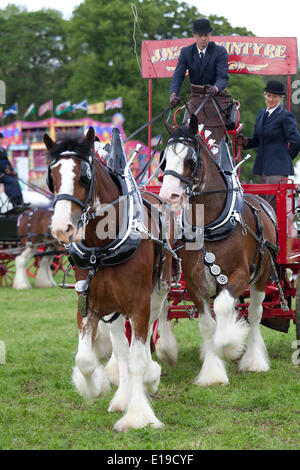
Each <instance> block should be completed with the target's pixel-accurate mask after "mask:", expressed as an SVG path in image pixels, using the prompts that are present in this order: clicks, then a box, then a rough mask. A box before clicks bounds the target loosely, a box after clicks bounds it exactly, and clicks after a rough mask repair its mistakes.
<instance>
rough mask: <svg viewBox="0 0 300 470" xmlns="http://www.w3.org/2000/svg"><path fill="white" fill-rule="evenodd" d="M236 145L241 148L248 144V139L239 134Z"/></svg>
mask: <svg viewBox="0 0 300 470" xmlns="http://www.w3.org/2000/svg"><path fill="white" fill-rule="evenodd" d="M236 143H237V145H241V146H242V147H243V148H245V147H246V145H247V144H248V139H247V137H245V136H244V135H243V134H239V135H238V136H237V138H236Z"/></svg>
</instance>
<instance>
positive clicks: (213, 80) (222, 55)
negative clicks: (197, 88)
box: [170, 41, 228, 95]
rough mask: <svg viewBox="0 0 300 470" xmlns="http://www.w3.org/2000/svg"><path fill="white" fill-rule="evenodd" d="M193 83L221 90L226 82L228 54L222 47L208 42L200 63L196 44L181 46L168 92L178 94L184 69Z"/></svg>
mask: <svg viewBox="0 0 300 470" xmlns="http://www.w3.org/2000/svg"><path fill="white" fill-rule="evenodd" d="M187 70H188V71H189V79H190V82H191V83H192V84H194V85H215V86H216V87H217V88H218V89H219V91H223V90H224V88H225V87H226V85H227V82H228V54H227V52H226V50H225V48H224V47H222V46H218V45H217V44H215V43H214V42H212V41H211V42H210V43H209V44H208V46H207V49H206V52H205V55H204V59H203V64H202V65H201V62H200V57H199V52H198V48H197V44H196V43H194V44H192V45H191V46H187V47H183V48H182V49H181V52H180V56H179V59H178V62H177V66H176V69H175V72H174V75H173V77H172V80H171V84H170V94H172V93H176V95H178V94H179V91H180V88H181V85H182V82H183V80H184V77H185V73H186V71H187Z"/></svg>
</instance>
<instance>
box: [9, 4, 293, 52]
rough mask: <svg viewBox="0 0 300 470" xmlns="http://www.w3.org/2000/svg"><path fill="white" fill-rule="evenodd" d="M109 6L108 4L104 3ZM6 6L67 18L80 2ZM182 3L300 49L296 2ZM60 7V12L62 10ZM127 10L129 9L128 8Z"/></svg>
mask: <svg viewBox="0 0 300 470" xmlns="http://www.w3.org/2000/svg"><path fill="white" fill-rule="evenodd" d="M107 1H108V2H109V0H107ZM8 3H13V4H15V5H24V6H26V7H27V9H28V10H39V9H40V8H43V7H45V8H55V9H57V10H60V11H62V12H63V13H64V17H65V18H68V17H69V16H70V15H71V14H72V10H73V8H75V7H76V6H78V5H79V4H80V3H81V0H64V1H63V2H62V1H61V0H10V1H9V0H0V8H5V7H6V6H7V4H8ZM186 3H188V4H190V5H194V6H196V7H197V8H198V10H199V11H200V13H201V14H203V15H205V16H208V15H210V14H216V15H218V16H224V17H225V18H227V19H228V20H229V22H230V24H231V25H232V26H244V27H246V28H247V29H248V30H250V31H252V32H253V33H254V34H255V35H256V36H269V37H280V36H288V37H293V36H295V37H297V38H298V48H299V47H300V46H299V45H300V27H299V17H300V15H299V13H300V3H299V2H298V0H281V1H279V0H251V1H249V2H245V1H241V0H227V1H226V0H211V1H207V2H201V1H200V0H187V1H186ZM62 5H63V8H62ZM128 8H130V6H129V4H128Z"/></svg>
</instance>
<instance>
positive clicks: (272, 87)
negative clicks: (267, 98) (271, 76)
mask: <svg viewBox="0 0 300 470" xmlns="http://www.w3.org/2000/svg"><path fill="white" fill-rule="evenodd" d="M265 91H266V92H267V93H273V95H285V91H284V86H283V84H282V83H281V82H278V81H277V80H270V81H269V82H268V83H267V86H266V88H265Z"/></svg>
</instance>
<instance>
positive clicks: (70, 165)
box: [44, 127, 95, 243]
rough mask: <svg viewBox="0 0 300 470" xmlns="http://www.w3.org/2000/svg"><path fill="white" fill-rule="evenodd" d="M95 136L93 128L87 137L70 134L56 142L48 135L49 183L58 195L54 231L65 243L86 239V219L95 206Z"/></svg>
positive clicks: (55, 203) (46, 138)
mask: <svg viewBox="0 0 300 470" xmlns="http://www.w3.org/2000/svg"><path fill="white" fill-rule="evenodd" d="M94 138H95V133H94V129H93V128H92V127H90V129H89V131H88V133H87V134H86V136H85V137H84V139H83V140H79V139H74V138H71V137H68V136H67V137H65V138H64V139H62V140H61V141H58V142H54V141H53V140H52V139H51V138H50V137H49V135H48V134H45V135H44V143H45V145H46V147H47V150H48V163H49V166H48V177H47V183H48V187H49V190H50V191H51V192H52V193H53V194H54V209H55V210H54V215H53V218H52V223H51V232H52V235H53V236H54V237H55V238H56V239H57V240H58V241H60V242H61V243H70V242H75V241H80V240H81V239H82V238H83V234H84V231H83V230H84V220H83V219H84V217H88V213H89V210H90V209H91V205H92V196H93V189H94V188H93V187H94V176H95V170H94V155H93V152H92V148H93V144H94Z"/></svg>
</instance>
